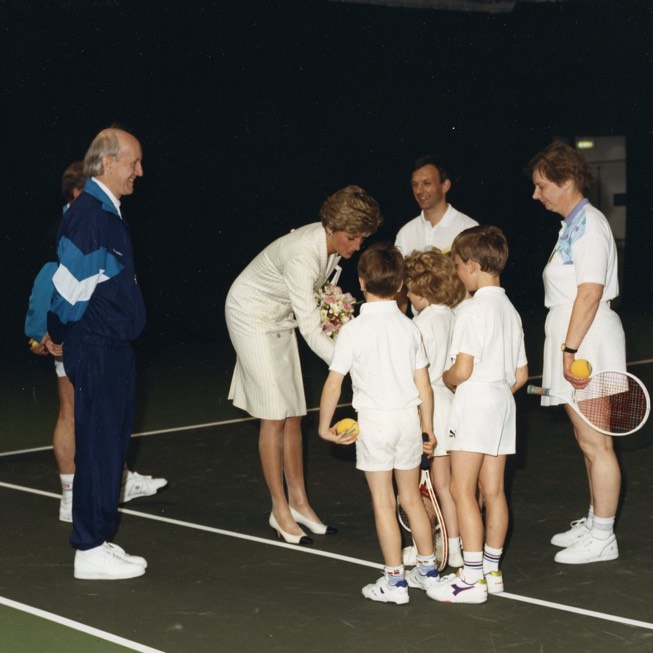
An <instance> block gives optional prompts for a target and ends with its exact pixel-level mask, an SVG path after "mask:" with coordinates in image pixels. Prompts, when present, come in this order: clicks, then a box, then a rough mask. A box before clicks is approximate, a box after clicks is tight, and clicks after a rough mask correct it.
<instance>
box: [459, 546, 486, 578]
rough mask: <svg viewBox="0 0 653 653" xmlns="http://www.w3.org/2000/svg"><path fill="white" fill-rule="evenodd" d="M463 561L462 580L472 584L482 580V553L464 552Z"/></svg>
mask: <svg viewBox="0 0 653 653" xmlns="http://www.w3.org/2000/svg"><path fill="white" fill-rule="evenodd" d="M463 561H464V563H465V565H464V567H463V580H465V581H466V582H467V583H469V584H472V583H475V582H476V581H479V580H481V579H482V578H483V551H465V552H464V553H463Z"/></svg>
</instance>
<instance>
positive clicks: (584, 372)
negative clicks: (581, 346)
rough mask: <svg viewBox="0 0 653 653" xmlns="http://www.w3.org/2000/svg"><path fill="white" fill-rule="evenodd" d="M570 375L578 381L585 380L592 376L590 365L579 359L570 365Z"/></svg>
mask: <svg viewBox="0 0 653 653" xmlns="http://www.w3.org/2000/svg"><path fill="white" fill-rule="evenodd" d="M571 373H572V374H573V375H574V376H577V377H578V378H579V379H586V378H587V377H588V376H590V374H592V365H591V363H590V362H589V361H586V360H585V359H584V358H579V359H577V360H575V361H574V362H573V363H572V364H571Z"/></svg>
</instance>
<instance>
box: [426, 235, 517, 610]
mask: <svg viewBox="0 0 653 653" xmlns="http://www.w3.org/2000/svg"><path fill="white" fill-rule="evenodd" d="M451 254H452V257H453V260H454V264H455V265H456V270H457V272H458V276H459V277H460V279H461V281H462V282H463V284H464V285H465V288H466V290H467V291H468V292H469V293H472V294H473V295H474V298H473V299H472V300H471V301H469V302H468V303H467V304H466V305H465V306H464V307H463V308H461V309H460V311H459V312H457V314H456V321H455V324H454V330H453V337H452V342H451V347H450V354H451V358H452V360H453V365H452V366H451V367H450V368H449V369H448V370H447V371H445V372H444V374H443V375H442V379H443V381H444V382H445V383H446V384H447V386H449V387H450V388H451V389H452V390H453V391H454V392H455V396H454V400H453V403H452V406H451V414H450V417H449V436H448V438H447V440H448V442H447V448H448V449H449V452H450V455H451V476H452V482H451V493H452V495H453V497H454V500H455V502H456V513H457V516H458V524H459V527H460V535H461V538H462V542H463V562H464V565H463V568H462V570H461V571H460V572H459V573H458V574H452V575H450V576H447V577H445V578H443V579H442V582H441V583H439V584H438V585H435V586H433V587H431V588H429V589H428V590H427V593H428V595H429V596H430V597H431V598H433V599H436V600H437V601H443V602H448V603H484V602H485V601H487V595H488V592H489V593H491V594H495V593H499V592H502V591H503V575H502V573H501V572H500V571H499V560H500V558H501V554H502V553H503V545H504V541H505V537H506V532H507V530H508V504H507V501H506V497H505V492H504V485H503V483H504V472H505V465H506V456H507V455H508V454H513V453H515V439H516V438H515V430H516V428H515V400H514V397H513V393H514V392H516V391H517V390H518V389H519V388H520V387H521V386H522V385H524V383H526V380H527V378H528V367H527V361H526V353H525V349H524V332H523V330H522V324H521V319H520V317H519V314H518V313H517V311H516V310H515V308H514V306H513V305H512V304H511V303H510V300H509V299H508V298H507V297H506V293H505V290H504V289H503V288H501V285H500V279H499V275H500V274H501V272H502V271H503V269H504V267H505V264H506V261H507V260H508V244H507V242H506V238H505V236H504V235H503V233H502V232H501V230H500V229H499V228H498V227H493V226H479V227H472V228H471V229H466V230H465V231H463V232H462V233H460V234H459V235H458V236H457V237H456V239H455V240H454V243H453V245H452V248H451ZM477 488H479V489H480V492H481V494H482V497H483V500H484V503H485V536H484V528H483V518H482V515H481V510H480V508H479V504H478V501H477V494H476V491H477Z"/></svg>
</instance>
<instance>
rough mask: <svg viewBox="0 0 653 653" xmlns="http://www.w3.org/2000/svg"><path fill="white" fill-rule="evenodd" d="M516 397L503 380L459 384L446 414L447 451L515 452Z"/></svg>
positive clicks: (500, 453)
mask: <svg viewBox="0 0 653 653" xmlns="http://www.w3.org/2000/svg"><path fill="white" fill-rule="evenodd" d="M516 431H517V427H516V408H515V399H514V397H513V396H512V392H511V391H510V388H509V387H508V384H506V383H476V382H473V381H466V382H465V383H461V384H460V385H459V386H458V388H457V390H456V394H455V395H454V400H453V403H452V406H451V415H450V417H449V435H448V437H447V440H448V443H447V448H448V450H449V451H470V452H475V453H483V454H487V455H489V456H504V455H508V454H513V453H515V443H516V439H517V437H516Z"/></svg>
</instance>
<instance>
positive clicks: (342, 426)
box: [336, 417, 358, 437]
mask: <svg viewBox="0 0 653 653" xmlns="http://www.w3.org/2000/svg"><path fill="white" fill-rule="evenodd" d="M349 429H354V435H355V436H356V437H358V422H357V421H356V420H355V419H352V418H351V417H345V418H344V419H341V420H340V421H339V422H338V423H337V424H336V433H337V434H338V435H340V434H342V433H344V432H345V431H349Z"/></svg>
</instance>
